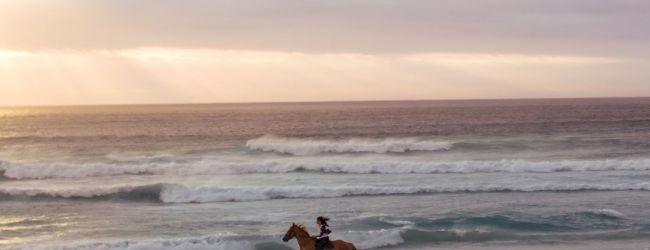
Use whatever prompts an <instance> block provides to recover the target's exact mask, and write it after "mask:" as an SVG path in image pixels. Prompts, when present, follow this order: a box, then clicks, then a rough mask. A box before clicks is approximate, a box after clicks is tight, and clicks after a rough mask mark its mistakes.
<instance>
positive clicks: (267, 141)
mask: <svg viewBox="0 0 650 250" xmlns="http://www.w3.org/2000/svg"><path fill="white" fill-rule="evenodd" d="M246 146H248V148H250V149H252V150H259V151H265V152H276V153H283V154H290V155H315V154H319V153H377V154H383V153H403V152H408V151H438V150H448V149H450V148H451V147H452V146H453V143H451V142H446V141H434V140H424V139H418V138H387V139H369V138H352V139H345V140H326V139H308V138H305V139H300V138H286V137H276V136H268V135H267V136H263V137H260V138H257V139H253V140H249V141H248V142H246Z"/></svg>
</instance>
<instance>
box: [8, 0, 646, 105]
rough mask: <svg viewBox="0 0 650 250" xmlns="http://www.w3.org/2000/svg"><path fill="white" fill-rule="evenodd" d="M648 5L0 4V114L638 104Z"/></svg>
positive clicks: (483, 0)
mask: <svg viewBox="0 0 650 250" xmlns="http://www.w3.org/2000/svg"><path fill="white" fill-rule="evenodd" d="M648 24H650V1H648V0H618V1H611V0H571V1H566V0H436V1H426V0H355V1H349V0H251V1H238V0H233V1H227V0H223V1H219V0H0V105H2V106H11V105H73V104H131V103H133V104H140V103H205V102H209V103H212V102H294V101H296V102H300V101H346V100H422V99H492V98H562V97H626V96H650V70H649V69H650V26H649V25H648Z"/></svg>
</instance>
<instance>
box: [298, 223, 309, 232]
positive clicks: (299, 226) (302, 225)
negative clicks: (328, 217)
mask: <svg viewBox="0 0 650 250" xmlns="http://www.w3.org/2000/svg"><path fill="white" fill-rule="evenodd" d="M296 227H298V228H300V229H302V231H305V233H307V234H309V231H307V226H305V224H296Z"/></svg>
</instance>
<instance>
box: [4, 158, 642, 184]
mask: <svg viewBox="0 0 650 250" xmlns="http://www.w3.org/2000/svg"><path fill="white" fill-rule="evenodd" d="M648 170H650V159H628V160H558V161H526V160H495V161H476V160H466V161H424V160H397V159H383V160H382V159H376V158H355V159H346V158H334V159H332V158H318V159H314V158H309V157H308V158H305V159H300V158H299V159H275V160H258V161H255V160H247V161H242V162H234V161H233V162H194V163H185V164H179V163H169V164H158V163H150V164H105V163H92V164H90V163H89V164H30V165H20V164H9V163H5V164H0V174H2V175H4V177H6V178H10V179H19V180H20V179H50V178H85V177H101V176H117V175H142V174H150V175H206V174H207V175H220V174H257V173H289V172H305V171H311V172H323V173H341V174H444V173H498V172H505V173H552V172H574V171H648Z"/></svg>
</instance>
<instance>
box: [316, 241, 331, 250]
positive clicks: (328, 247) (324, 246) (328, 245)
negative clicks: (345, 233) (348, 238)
mask: <svg viewBox="0 0 650 250" xmlns="http://www.w3.org/2000/svg"><path fill="white" fill-rule="evenodd" d="M316 249H319V248H318V242H316ZM322 249H334V243H332V241H331V240H328V241H327V243H325V245H323V248H322Z"/></svg>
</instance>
